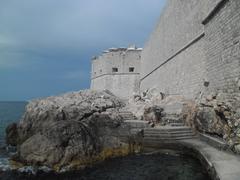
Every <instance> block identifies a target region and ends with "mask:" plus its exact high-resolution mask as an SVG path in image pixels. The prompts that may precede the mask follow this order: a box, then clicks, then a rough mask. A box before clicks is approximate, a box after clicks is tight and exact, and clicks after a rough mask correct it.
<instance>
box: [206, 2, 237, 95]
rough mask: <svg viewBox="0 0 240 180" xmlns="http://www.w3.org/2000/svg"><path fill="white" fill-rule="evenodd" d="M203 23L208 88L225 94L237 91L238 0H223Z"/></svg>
mask: <svg viewBox="0 0 240 180" xmlns="http://www.w3.org/2000/svg"><path fill="white" fill-rule="evenodd" d="M204 24H205V42H206V43H205V49H204V50H205V53H206V75H207V78H208V81H209V82H210V85H209V88H210V89H211V90H213V91H219V90H220V91H222V92H224V93H228V94H232V93H239V90H240V89H239V87H240V1H239V0H228V1H223V3H222V4H220V5H219V7H218V8H216V9H215V11H213V13H212V14H211V16H209V17H208V18H207V19H206V20H205V22H204Z"/></svg>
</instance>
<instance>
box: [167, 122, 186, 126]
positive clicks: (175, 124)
mask: <svg viewBox="0 0 240 180" xmlns="http://www.w3.org/2000/svg"><path fill="white" fill-rule="evenodd" d="M170 126H184V123H182V122H179V123H170Z"/></svg>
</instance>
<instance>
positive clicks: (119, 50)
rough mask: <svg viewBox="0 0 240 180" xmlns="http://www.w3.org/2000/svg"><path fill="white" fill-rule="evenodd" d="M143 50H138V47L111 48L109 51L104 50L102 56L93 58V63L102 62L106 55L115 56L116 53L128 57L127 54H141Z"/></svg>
mask: <svg viewBox="0 0 240 180" xmlns="http://www.w3.org/2000/svg"><path fill="white" fill-rule="evenodd" d="M142 50H143V48H137V47H136V46H130V47H128V48H125V47H119V48H109V49H107V50H104V51H103V52H102V54H101V55H99V56H93V57H92V61H94V60H99V59H100V60H101V59H102V57H103V56H106V55H113V54H116V53H120V55H123V56H124V55H126V54H127V53H139V52H140V53H141V52H142Z"/></svg>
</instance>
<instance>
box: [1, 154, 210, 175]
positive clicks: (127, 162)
mask: <svg viewBox="0 0 240 180" xmlns="http://www.w3.org/2000/svg"><path fill="white" fill-rule="evenodd" d="M0 179H1V180H210V178H209V176H208V175H207V173H206V171H205V169H204V168H203V167H202V166H201V164H200V162H199V161H198V160H196V159H194V158H192V157H190V156H186V155H169V154H154V155H136V156H129V157H124V158H116V159H112V160H107V161H105V162H103V163H100V164H98V165H96V166H94V167H92V168H88V169H85V170H83V171H79V172H72V173H65V174H61V175H56V174H53V173H51V174H38V175H36V176H28V175H26V174H25V175H23V174H17V173H13V172H11V173H10V172H9V173H0Z"/></svg>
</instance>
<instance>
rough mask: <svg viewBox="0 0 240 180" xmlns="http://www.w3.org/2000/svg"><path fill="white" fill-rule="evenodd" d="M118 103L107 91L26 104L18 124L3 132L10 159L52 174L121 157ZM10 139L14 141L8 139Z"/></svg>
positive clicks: (71, 95) (120, 105) (122, 149)
mask: <svg viewBox="0 0 240 180" xmlns="http://www.w3.org/2000/svg"><path fill="white" fill-rule="evenodd" d="M123 106H124V104H123V102H122V101H121V100H119V99H118V98H117V97H115V96H114V95H112V94H111V93H109V92H107V91H103V92H97V91H90V90H85V91H80V92H73V93H68V94H64V95H62V96H56V97H48V98H46V99H39V100H34V101H32V102H30V103H29V104H28V105H27V107H26V112H25V114H24V116H23V118H22V120H21V121H20V122H19V124H18V125H10V126H9V127H8V129H7V142H8V143H9V144H11V145H17V147H18V154H17V157H16V158H15V159H17V160H19V161H21V162H24V163H25V164H30V165H46V166H48V167H51V168H55V169H56V170H61V169H62V168H63V167H64V168H66V167H68V168H76V167H78V168H79V167H82V166H85V165H87V164H88V163H92V162H94V161H97V160H101V159H104V158H106V157H108V156H115V155H122V154H124V153H127V151H128V150H127V144H124V143H122V142H121V141H120V135H121V128H122V127H121V126H122V122H123V120H122V118H121V116H120V115H119V114H118V109H119V108H122V107H123ZM13 139H15V140H13Z"/></svg>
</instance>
